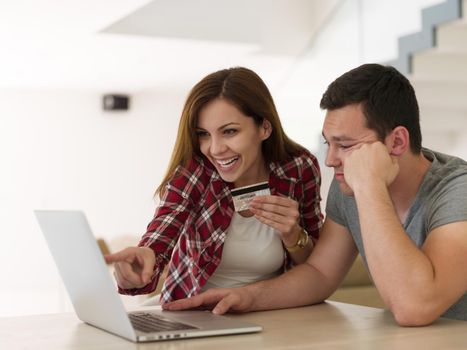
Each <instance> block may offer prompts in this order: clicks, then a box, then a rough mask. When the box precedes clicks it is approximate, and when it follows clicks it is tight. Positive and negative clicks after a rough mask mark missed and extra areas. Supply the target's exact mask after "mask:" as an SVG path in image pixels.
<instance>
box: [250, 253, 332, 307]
mask: <svg viewBox="0 0 467 350" xmlns="http://www.w3.org/2000/svg"><path fill="white" fill-rule="evenodd" d="M245 288H247V289H248V290H249V292H250V293H252V295H253V298H254V301H253V304H252V310H251V311H253V310H270V309H283V308H289V307H297V306H303V305H311V304H316V303H319V302H322V301H323V300H325V299H326V298H327V297H328V296H329V295H330V294H331V293H332V292H333V291H334V289H335V287H333V286H331V285H330V283H329V282H328V281H327V280H326V278H325V277H324V275H323V274H322V273H320V272H319V270H317V269H316V268H315V267H313V266H311V265H310V264H308V263H307V262H305V263H303V264H301V265H298V266H296V267H294V268H293V269H292V270H290V271H288V272H287V273H285V274H283V275H281V276H279V277H277V278H273V279H270V280H266V281H261V282H258V283H254V284H251V285H249V286H247V287H245Z"/></svg>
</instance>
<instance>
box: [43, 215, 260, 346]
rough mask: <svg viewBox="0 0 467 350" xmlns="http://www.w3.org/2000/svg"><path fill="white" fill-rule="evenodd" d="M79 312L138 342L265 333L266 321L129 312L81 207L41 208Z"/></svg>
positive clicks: (189, 313) (95, 323)
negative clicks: (72, 209) (64, 209)
mask: <svg viewBox="0 0 467 350" xmlns="http://www.w3.org/2000/svg"><path fill="white" fill-rule="evenodd" d="M35 214H36V217H37V220H38V221H39V225H40V227H41V229H42V232H43V234H44V236H45V239H46V241H47V244H48V246H49V249H50V252H51V253H52V256H53V258H54V260H55V263H56V265H57V267H58V271H59V273H60V275H61V277H62V280H63V282H64V284H65V287H66V289H67V291H68V294H69V296H70V299H71V302H72V303H73V307H74V309H75V312H76V314H77V315H78V317H79V318H80V319H81V320H82V321H84V322H86V323H88V324H90V325H93V326H95V327H98V328H101V329H103V330H105V331H108V332H110V333H113V334H116V335H119V336H121V337H123V338H126V339H129V340H131V341H134V342H147V341H159V340H168V339H179V338H195V337H206V336H214V335H224V334H238V333H251V332H259V331H261V330H262V327H261V326H258V325H255V324H250V323H246V322H242V321H239V320H235V319H231V318H228V317H224V316H217V315H214V314H212V313H211V312H209V311H162V310H153V309H149V310H148V308H146V309H145V310H143V309H142V310H140V311H135V312H129V313H127V311H126V310H125V308H124V306H123V303H122V301H121V299H120V297H119V295H118V293H117V291H116V287H115V284H114V282H113V280H112V277H111V276H110V274H109V270H108V267H107V266H106V264H105V261H104V258H103V256H102V254H101V252H100V250H99V247H98V245H97V242H96V239H95V238H94V237H93V235H92V232H91V229H90V227H89V224H88V222H87V220H86V217H85V216H84V214H83V213H82V212H80V211H35Z"/></svg>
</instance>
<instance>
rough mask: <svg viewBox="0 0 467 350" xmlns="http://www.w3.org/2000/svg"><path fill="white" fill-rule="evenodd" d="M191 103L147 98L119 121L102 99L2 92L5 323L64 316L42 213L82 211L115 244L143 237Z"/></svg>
mask: <svg viewBox="0 0 467 350" xmlns="http://www.w3.org/2000/svg"><path fill="white" fill-rule="evenodd" d="M183 97H184V93H179V92H173V93H171V92H159V91H147V92H143V93H139V94H135V95H133V96H132V100H131V109H130V111H129V112H120V113H111V112H103V111H102V110H101V95H100V94H99V93H95V92H84V91H12V90H2V91H1V93H0V106H1V110H2V112H1V125H2V126H1V127H0V149H1V150H2V151H1V153H2V156H1V161H2V169H3V170H2V172H1V174H0V183H1V184H2V185H1V188H0V201H1V208H2V210H1V211H0V222H1V223H2V226H1V227H2V233H1V235H2V244H1V245H0V256H1V257H2V258H1V261H2V262H1V264H0V275H1V276H2V281H3V283H2V291H0V293H6V294H7V295H8V294H9V295H8V299H5V298H1V300H2V303H0V315H6V314H18V313H23V312H24V313H31V312H47V311H49V312H51V311H59V310H60V305H61V304H60V302H59V303H58V304H57V302H56V301H55V302H54V300H56V297H55V296H56V294H57V293H58V292H57V286H59V285H60V283H59V282H58V277H57V275H56V272H55V267H54V265H53V263H52V260H51V258H50V254H49V252H48V250H47V248H46V246H45V242H44V240H43V238H42V235H41V233H40V231H39V227H38V225H37V223H36V220H35V218H34V216H33V210H34V209H82V210H84V211H85V212H86V214H87V216H88V219H89V221H90V224H91V226H92V228H93V230H94V233H95V234H96V236H100V237H104V238H106V239H108V240H109V239H111V238H112V237H115V236H118V235H122V234H128V233H133V234H138V235H139V234H141V233H144V232H145V227H146V225H147V223H148V222H149V221H150V219H151V217H152V215H153V213H154V207H155V203H154V200H153V198H152V194H153V192H154V189H155V188H156V186H157V185H158V183H159V182H160V180H161V178H162V176H163V173H164V171H165V169H166V165H167V162H168V159H169V156H170V152H171V148H172V146H173V142H174V139H175V133H176V128H177V125H178V118H179V114H180V111H181V106H182V102H183ZM31 291H34V293H33V294H31ZM23 292H24V293H23ZM34 295H35V296H36V297H34V298H32V297H33V296H34ZM37 295H40V297H38V296H37ZM51 295H54V297H50V296H51ZM23 297H24V298H25V301H24V302H21V299H22V298H23ZM4 300H9V301H10V302H8V303H3V301H4ZM17 305H18V306H17ZM20 305H21V306H20Z"/></svg>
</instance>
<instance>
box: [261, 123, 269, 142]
mask: <svg viewBox="0 0 467 350" xmlns="http://www.w3.org/2000/svg"><path fill="white" fill-rule="evenodd" d="M271 133H272V125H271V123H270V122H269V120H267V119H266V118H263V124H262V125H261V140H262V141H264V140H267V139H268V138H269V136H271Z"/></svg>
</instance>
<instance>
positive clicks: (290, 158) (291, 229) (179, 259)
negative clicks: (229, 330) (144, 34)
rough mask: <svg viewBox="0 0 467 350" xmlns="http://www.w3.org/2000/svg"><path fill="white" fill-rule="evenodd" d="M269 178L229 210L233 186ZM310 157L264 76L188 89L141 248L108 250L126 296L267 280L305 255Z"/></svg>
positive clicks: (182, 293)
mask: <svg viewBox="0 0 467 350" xmlns="http://www.w3.org/2000/svg"><path fill="white" fill-rule="evenodd" d="M257 183H266V184H267V185H268V186H269V192H270V195H263V196H257V197H255V198H254V199H253V200H252V202H251V203H250V205H249V207H248V209H246V210H244V209H241V211H237V212H236V211H235V210H234V205H233V199H232V194H231V190H232V189H234V188H239V187H242V188H243V187H245V186H250V185H254V184H257ZM319 186H320V173H319V166H318V162H317V160H316V158H315V157H314V156H313V155H311V154H310V153H309V152H308V151H307V150H306V149H305V148H303V147H302V146H300V145H298V144H297V143H295V142H293V141H292V140H290V139H289V138H288V137H287V135H286V134H285V133H284V131H283V129H282V125H281V122H280V119H279V116H278V114H277V111H276V108H275V105H274V101H273V99H272V97H271V94H270V93H269V90H268V88H267V87H266V85H265V84H264V82H263V81H262V80H261V78H260V77H259V76H258V75H257V74H256V73H254V72H253V71H251V70H249V69H246V68H241V67H239V68H231V69H225V70H221V71H218V72H215V73H212V74H210V75H208V76H207V77H205V78H204V79H202V80H201V81H200V82H199V83H198V84H196V85H195V86H194V87H193V89H192V90H191V92H190V94H189V95H188V98H187V100H186V102H185V106H184V108H183V112H182V116H181V119H180V124H179V128H178V135H177V140H176V142H175V146H174V150H173V153H172V158H171V161H170V163H169V167H168V170H167V173H166V176H165V178H164V179H163V181H162V183H161V184H160V186H159V187H158V189H157V190H156V195H159V196H160V197H161V202H160V205H159V207H158V208H157V210H156V213H155V216H154V218H153V220H152V221H151V222H150V224H149V225H148V229H147V232H146V234H144V236H143V237H142V239H141V241H140V243H139V246H138V247H129V248H126V249H124V250H122V251H120V252H117V253H115V254H112V255H107V256H106V259H107V261H108V262H115V276H116V279H117V282H118V285H119V290H120V292H121V293H123V294H131V295H136V294H144V293H150V292H152V291H153V290H154V289H155V288H156V285H157V283H158V280H159V277H160V275H161V273H162V271H163V270H164V267H165V266H166V265H167V264H168V265H169V266H168V275H167V278H166V280H165V282H164V286H163V289H162V294H161V302H163V303H164V302H167V301H171V300H174V299H180V298H185V297H189V296H193V295H196V294H198V293H199V292H201V291H202V290H206V289H208V288H214V287H234V286H242V285H246V284H250V283H254V282H256V281H259V280H263V279H267V278H271V277H273V276H276V275H278V274H280V273H282V272H284V271H285V270H286V269H287V268H289V267H290V266H291V265H292V264H299V263H302V262H304V261H305V259H306V258H307V257H308V255H309V254H310V252H311V250H312V249H313V246H314V241H315V240H316V239H318V235H319V229H320V227H321V224H322V215H321V210H320V199H321V198H320V194H319Z"/></svg>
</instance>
